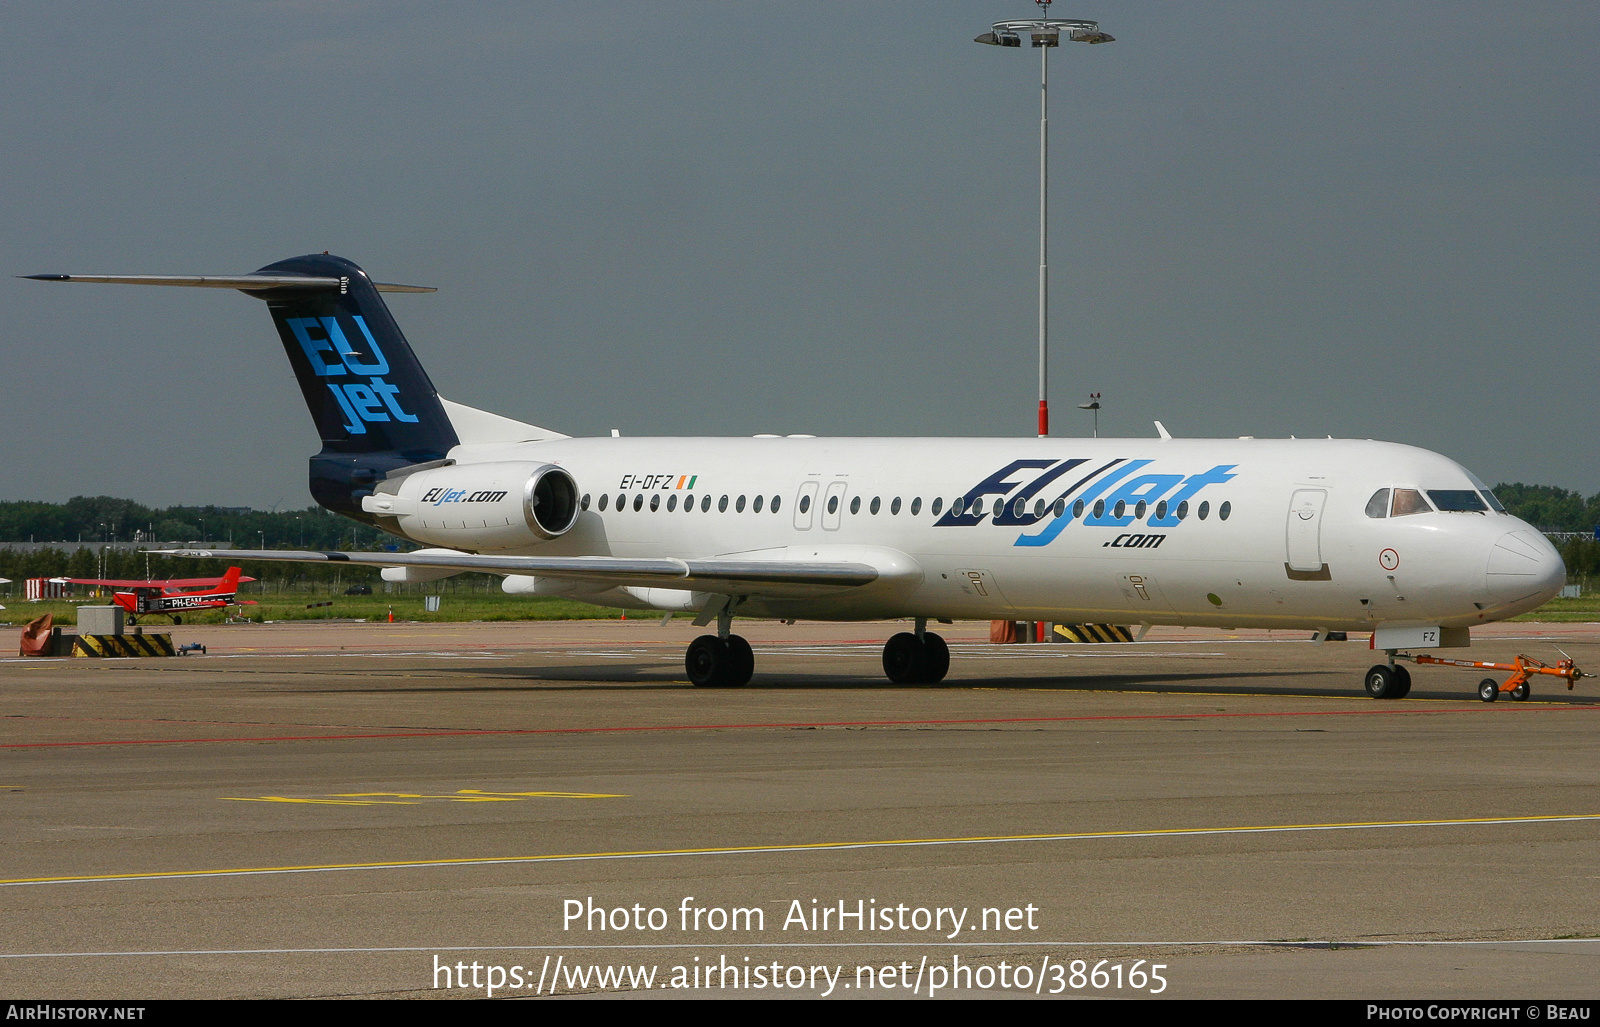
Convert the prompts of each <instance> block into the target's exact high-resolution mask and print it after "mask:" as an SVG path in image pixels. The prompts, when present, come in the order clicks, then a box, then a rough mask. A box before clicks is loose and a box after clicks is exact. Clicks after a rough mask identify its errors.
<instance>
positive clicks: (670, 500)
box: [667, 495, 678, 513]
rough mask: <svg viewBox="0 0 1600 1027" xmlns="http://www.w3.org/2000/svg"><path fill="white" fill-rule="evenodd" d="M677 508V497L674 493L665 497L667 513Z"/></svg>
mask: <svg viewBox="0 0 1600 1027" xmlns="http://www.w3.org/2000/svg"><path fill="white" fill-rule="evenodd" d="M677 508H678V497H677V496H675V495H673V496H668V497H667V513H671V512H672V511H674V510H676V509H677Z"/></svg>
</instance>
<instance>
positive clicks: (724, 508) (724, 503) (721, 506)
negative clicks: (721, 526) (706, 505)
mask: <svg viewBox="0 0 1600 1027" xmlns="http://www.w3.org/2000/svg"><path fill="white" fill-rule="evenodd" d="M706 498H707V499H710V498H711V497H710V496H707V497H706ZM727 512H728V497H727V496H723V497H722V498H721V499H719V500H717V513H727Z"/></svg>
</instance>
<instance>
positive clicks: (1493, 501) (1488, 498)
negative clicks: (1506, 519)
mask: <svg viewBox="0 0 1600 1027" xmlns="http://www.w3.org/2000/svg"><path fill="white" fill-rule="evenodd" d="M1478 491H1479V493H1480V494H1481V495H1482V496H1483V498H1484V501H1485V502H1487V503H1488V504H1489V509H1491V510H1493V511H1495V512H1496V513H1505V512H1506V508H1505V507H1504V506H1502V505H1500V500H1499V499H1498V498H1497V497H1496V496H1495V494H1494V493H1493V492H1490V491H1489V490H1488V489H1479V490H1478Z"/></svg>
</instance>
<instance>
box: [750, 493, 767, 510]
mask: <svg viewBox="0 0 1600 1027" xmlns="http://www.w3.org/2000/svg"><path fill="white" fill-rule="evenodd" d="M766 501H767V497H766V496H757V497H756V498H755V499H752V500H751V501H750V512H751V513H760V512H761V505H762V504H763V503H765V502H766Z"/></svg>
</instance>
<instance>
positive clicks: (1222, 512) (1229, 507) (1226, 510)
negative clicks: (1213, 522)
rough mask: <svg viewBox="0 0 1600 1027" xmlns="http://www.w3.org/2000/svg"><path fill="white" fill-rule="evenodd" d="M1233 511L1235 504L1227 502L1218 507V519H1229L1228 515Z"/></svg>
mask: <svg viewBox="0 0 1600 1027" xmlns="http://www.w3.org/2000/svg"><path fill="white" fill-rule="evenodd" d="M1231 513H1233V504H1232V503H1227V502H1225V503H1223V504H1222V505H1221V506H1219V507H1217V519H1218V520H1221V521H1225V520H1227V519H1228V515H1229V514H1231Z"/></svg>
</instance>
